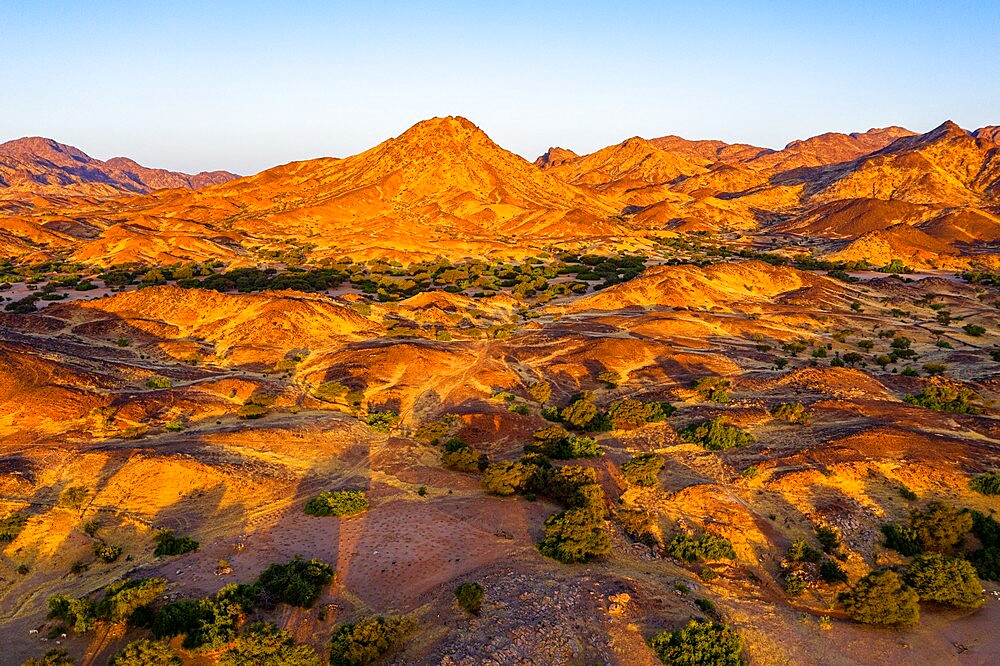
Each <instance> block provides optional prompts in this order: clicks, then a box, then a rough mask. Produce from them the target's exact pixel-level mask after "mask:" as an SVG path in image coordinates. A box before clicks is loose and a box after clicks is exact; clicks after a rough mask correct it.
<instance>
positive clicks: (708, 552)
mask: <svg viewBox="0 0 1000 666" xmlns="http://www.w3.org/2000/svg"><path fill="white" fill-rule="evenodd" d="M663 550H664V553H665V554H666V555H669V556H670V557H673V558H675V559H678V560H681V561H682V562H694V561H695V560H706V561H712V560H733V559H736V551H735V550H733V544H732V543H731V542H730V541H729V539H726V538H725V537H721V536H719V535H718V534H713V533H712V532H705V533H704V534H702V535H701V538H700V539H695V538H693V537H691V536H690V535H688V534H678V535H677V536H675V537H674V538H673V539H671V540H670V543H668V544H667V545H666V546H665V547H664V549H663Z"/></svg>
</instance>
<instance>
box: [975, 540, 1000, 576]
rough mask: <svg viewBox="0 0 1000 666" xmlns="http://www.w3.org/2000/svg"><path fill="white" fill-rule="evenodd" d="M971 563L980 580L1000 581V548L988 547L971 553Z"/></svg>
mask: <svg viewBox="0 0 1000 666" xmlns="http://www.w3.org/2000/svg"><path fill="white" fill-rule="evenodd" d="M969 562H971V563H972V566H974V567H975V568H976V573H977V574H979V577H980V578H983V579H986V580H1000V547H997V546H988V547H986V548H980V549H979V550H974V551H972V552H971V553H969Z"/></svg>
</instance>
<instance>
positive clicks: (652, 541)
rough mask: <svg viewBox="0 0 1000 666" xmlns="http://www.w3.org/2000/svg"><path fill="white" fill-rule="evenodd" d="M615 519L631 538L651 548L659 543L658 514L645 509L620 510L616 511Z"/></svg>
mask: <svg viewBox="0 0 1000 666" xmlns="http://www.w3.org/2000/svg"><path fill="white" fill-rule="evenodd" d="M614 517H615V519H616V520H617V521H618V524H619V525H620V526H621V528H622V531H623V532H625V534H626V535H628V537H629V538H631V539H634V540H635V541H639V542H640V543H644V544H647V545H650V546H653V545H656V543H658V541H659V539H658V538H657V530H656V514H654V513H653V512H651V511H645V510H643V509H627V508H619V509H616V510H615V512H614Z"/></svg>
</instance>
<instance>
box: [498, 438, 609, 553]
mask: <svg viewBox="0 0 1000 666" xmlns="http://www.w3.org/2000/svg"><path fill="white" fill-rule="evenodd" d="M483 486H484V487H485V488H486V490H487V491H488V492H491V493H493V494H495V495H513V494H515V493H522V494H525V495H526V496H528V497H529V498H530V497H534V496H535V494H536V493H539V494H545V495H547V496H548V497H551V498H552V499H553V500H555V501H556V502H559V503H561V504H562V505H563V506H565V507H566V510H565V511H562V512H560V513H557V514H555V515H553V516H550V517H549V518H548V519H547V520H546V521H545V535H544V537H543V538H542V540H541V541H540V542H539V543H538V550H539V552H541V553H542V554H543V555H545V556H546V557H551V558H553V559H556V560H559V561H560V562H565V563H570V562H586V561H588V560H590V559H591V558H593V557H594V556H597V555H603V554H604V553H606V552H608V551H609V550H610V549H611V537H610V536H609V535H608V533H607V530H606V529H605V524H604V518H605V513H606V511H605V507H604V492H603V491H602V490H601V487H600V485H598V483H597V473H596V472H595V471H594V470H593V469H591V468H588V467H579V466H574V465H568V466H565V467H560V468H554V467H552V465H551V463H550V462H549V460H548V458H546V457H545V456H542V455H540V454H529V455H526V456H524V457H522V458H521V459H520V460H517V461H513V462H499V463H491V464H490V465H489V466H488V467H487V468H486V471H485V473H484V474H483Z"/></svg>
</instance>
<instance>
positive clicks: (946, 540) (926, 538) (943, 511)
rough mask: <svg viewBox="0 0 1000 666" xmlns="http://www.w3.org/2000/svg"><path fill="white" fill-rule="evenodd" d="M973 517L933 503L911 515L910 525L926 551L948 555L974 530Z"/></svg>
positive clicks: (955, 509) (938, 503)
mask: <svg viewBox="0 0 1000 666" xmlns="http://www.w3.org/2000/svg"><path fill="white" fill-rule="evenodd" d="M972 524H973V517H972V514H970V513H969V512H968V511H962V510H960V509H957V508H956V507H953V506H950V505H948V504H944V503H942V502H931V503H930V504H928V505H927V508H926V509H924V510H923V511H914V512H913V513H911V515H910V525H911V526H912V527H913V529H914V530H916V532H917V538H918V539H919V540H920V545H921V547H922V548H923V550H925V551H933V552H937V553H948V552H950V551H951V550H953V549H954V548H955V547H956V546H959V545H961V543H962V541H963V539H964V538H965V535H966V534H968V533H969V531H970V530H971V529H972Z"/></svg>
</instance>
